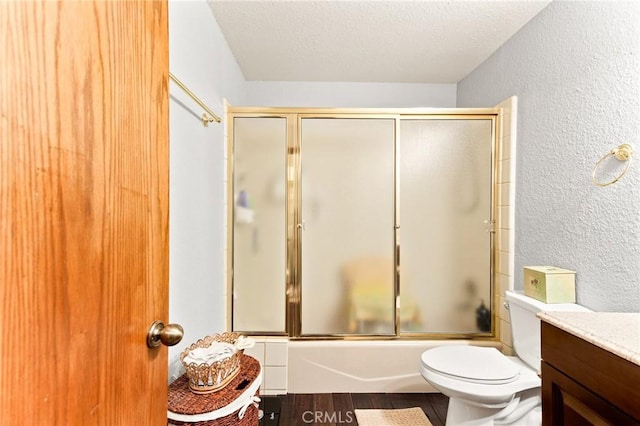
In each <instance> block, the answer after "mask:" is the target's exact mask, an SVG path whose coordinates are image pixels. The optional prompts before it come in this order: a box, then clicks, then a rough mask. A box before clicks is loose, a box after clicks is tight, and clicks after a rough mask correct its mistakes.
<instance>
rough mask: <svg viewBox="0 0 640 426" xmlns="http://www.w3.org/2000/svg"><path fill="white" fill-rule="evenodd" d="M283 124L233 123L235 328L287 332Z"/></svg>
mask: <svg viewBox="0 0 640 426" xmlns="http://www.w3.org/2000/svg"><path fill="white" fill-rule="evenodd" d="M286 153H287V122H286V119H285V118H279V117H260V118H251V117H236V118H234V123H233V160H234V161H233V176H234V181H233V192H234V206H233V299H232V303H233V329H234V330H235V331H251V332H268V333H270V332H280V333H283V332H285V300H286V299H285V270H286V264H285V263H286V227H285V225H286V210H285V206H286V202H285V201H286V176H285V174H286V158H287V155H286Z"/></svg>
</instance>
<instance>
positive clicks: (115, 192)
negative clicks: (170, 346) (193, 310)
mask: <svg viewBox="0 0 640 426" xmlns="http://www.w3.org/2000/svg"><path fill="white" fill-rule="evenodd" d="M0 32H1V33H2V35H3V36H2V38H1V39H0V40H1V41H0V43H1V44H0V67H1V72H0V89H1V92H0V129H1V130H0V131H1V136H2V138H1V141H0V143H1V145H0V218H1V219H0V245H1V246H0V424H3V425H4V424H38V425H48V424H60V425H67V424H69V425H80V424H82V425H90V424H162V423H163V422H166V395H167V394H166V384H167V352H166V348H162V349H161V350H155V351H150V350H148V349H147V348H146V345H145V337H146V331H147V328H148V326H149V325H150V324H151V322H152V321H154V320H156V319H163V320H165V321H166V319H167V316H168V306H167V299H168V288H167V287H168V232H167V228H168V98H167V93H168V91H167V81H168V80H167V79H168V42H167V6H166V2H164V1H143V2H125V1H118V2H112V1H96V2H78V1H71V2H54V1H34V2H22V1H15V2H12V1H10V2H0Z"/></svg>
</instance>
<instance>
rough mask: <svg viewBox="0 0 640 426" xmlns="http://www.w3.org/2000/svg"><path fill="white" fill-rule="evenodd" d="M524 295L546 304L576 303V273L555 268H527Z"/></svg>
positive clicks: (525, 269) (525, 268)
mask: <svg viewBox="0 0 640 426" xmlns="http://www.w3.org/2000/svg"><path fill="white" fill-rule="evenodd" d="M524 294H525V295H526V296H529V297H533V298H534V299H538V300H540V301H542V302H545V303H575V301H576V271H570V270H568V269H562V268H557V267H555V266H525V267H524Z"/></svg>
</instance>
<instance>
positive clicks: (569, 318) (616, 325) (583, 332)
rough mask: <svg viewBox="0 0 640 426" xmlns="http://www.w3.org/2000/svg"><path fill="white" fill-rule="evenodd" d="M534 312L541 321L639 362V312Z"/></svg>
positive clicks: (639, 363) (635, 362)
mask: <svg viewBox="0 0 640 426" xmlns="http://www.w3.org/2000/svg"><path fill="white" fill-rule="evenodd" d="M538 316H539V317H540V319H541V320H542V321H544V322H547V323H549V324H552V325H554V326H556V327H558V328H559V329H561V330H564V331H566V332H568V333H570V334H572V335H574V336H576V337H579V338H580V339H583V340H586V341H587V342H589V343H592V344H594V345H596V346H598V347H600V348H602V349H604V350H606V351H608V352H611V353H613V354H615V355H617V356H619V357H620V358H623V359H626V360H627V361H630V362H633V363H634V364H637V365H640V313H637V314H636V313H619V312H543V313H540V314H538Z"/></svg>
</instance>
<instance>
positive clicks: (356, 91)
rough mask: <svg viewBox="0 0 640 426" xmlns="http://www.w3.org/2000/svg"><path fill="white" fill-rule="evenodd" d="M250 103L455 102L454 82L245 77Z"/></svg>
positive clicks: (442, 105) (369, 105)
mask: <svg viewBox="0 0 640 426" xmlns="http://www.w3.org/2000/svg"><path fill="white" fill-rule="evenodd" d="M247 100H248V102H249V105H251V106H279V107H343V108H349V107H352V108H396V107H397V108H410V107H434V108H435V107H438V108H453V107H455V106H456V85H455V84H417V83H416V84H413V83H340V82H314V81H248V82H247Z"/></svg>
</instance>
